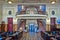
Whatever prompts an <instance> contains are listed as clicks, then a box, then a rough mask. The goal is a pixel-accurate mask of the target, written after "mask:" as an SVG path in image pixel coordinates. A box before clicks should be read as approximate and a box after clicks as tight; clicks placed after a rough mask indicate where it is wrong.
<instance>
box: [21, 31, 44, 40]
mask: <svg viewBox="0 0 60 40" xmlns="http://www.w3.org/2000/svg"><path fill="white" fill-rule="evenodd" d="M21 40H43V39H42V38H41V35H40V33H29V32H28V33H26V32H24V33H23V37H22V38H21Z"/></svg>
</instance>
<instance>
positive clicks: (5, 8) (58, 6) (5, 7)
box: [3, 3, 60, 24]
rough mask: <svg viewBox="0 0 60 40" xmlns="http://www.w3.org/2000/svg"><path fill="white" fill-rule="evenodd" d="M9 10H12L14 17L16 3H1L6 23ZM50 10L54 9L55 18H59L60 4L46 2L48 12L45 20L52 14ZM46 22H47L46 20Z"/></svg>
mask: <svg viewBox="0 0 60 40" xmlns="http://www.w3.org/2000/svg"><path fill="white" fill-rule="evenodd" d="M9 10H12V16H13V18H15V14H16V12H17V5H8V4H5V5H3V20H4V21H5V22H6V23H7V16H9V15H8V11H9ZM51 10H55V11H56V14H55V16H57V19H60V4H56V5H51V4H48V3H47V4H46V11H47V13H48V18H47V20H49V18H50V17H51V16H52V14H51ZM47 24H49V22H48V21H47Z"/></svg>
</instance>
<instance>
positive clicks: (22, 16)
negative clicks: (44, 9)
mask: <svg viewBox="0 0 60 40" xmlns="http://www.w3.org/2000/svg"><path fill="white" fill-rule="evenodd" d="M16 17H17V18H18V19H46V18H47V15H42V14H20V15H16Z"/></svg>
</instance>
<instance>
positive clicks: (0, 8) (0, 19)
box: [0, 4, 2, 24]
mask: <svg viewBox="0 0 60 40" xmlns="http://www.w3.org/2000/svg"><path fill="white" fill-rule="evenodd" d="M1 21H2V5H1V4H0V24H1Z"/></svg>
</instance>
